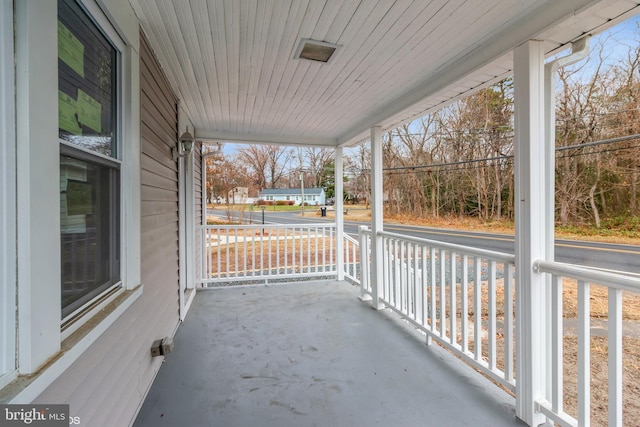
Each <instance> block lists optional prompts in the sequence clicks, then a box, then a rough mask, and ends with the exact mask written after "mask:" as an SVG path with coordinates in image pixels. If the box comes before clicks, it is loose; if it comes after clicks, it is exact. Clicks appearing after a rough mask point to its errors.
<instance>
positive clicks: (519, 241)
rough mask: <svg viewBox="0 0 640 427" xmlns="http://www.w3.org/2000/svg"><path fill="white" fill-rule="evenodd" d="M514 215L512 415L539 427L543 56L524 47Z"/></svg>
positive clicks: (518, 83)
mask: <svg viewBox="0 0 640 427" xmlns="http://www.w3.org/2000/svg"><path fill="white" fill-rule="evenodd" d="M514 101H515V187H516V188H515V200H516V203H515V213H516V248H515V249H516V251H515V254H516V286H517V292H516V295H517V300H516V305H517V311H516V312H517V314H518V315H517V318H516V337H517V340H518V341H517V353H516V354H517V360H516V371H517V379H518V380H517V385H516V415H517V416H518V417H519V418H520V419H522V420H523V421H525V422H526V423H527V424H529V425H531V426H537V425H539V424H542V423H544V422H545V417H544V416H543V415H542V414H541V413H538V412H537V411H536V404H535V402H536V400H538V399H540V398H544V397H545V390H546V384H545V383H546V378H547V374H546V370H547V360H546V355H547V354H546V340H545V336H544V335H545V320H544V314H545V304H544V302H545V290H546V289H545V280H544V276H543V275H542V274H539V273H536V272H535V271H534V269H533V263H534V261H536V260H538V259H546V256H545V248H546V239H547V235H548V233H547V232H546V229H545V223H546V221H545V214H546V203H547V201H546V197H545V191H549V190H548V188H546V185H545V180H544V176H545V144H544V135H545V133H544V50H543V45H542V42H540V41H534V40H531V41H528V42H526V43H524V44H522V45H520V46H519V47H517V48H516V49H515V51H514Z"/></svg>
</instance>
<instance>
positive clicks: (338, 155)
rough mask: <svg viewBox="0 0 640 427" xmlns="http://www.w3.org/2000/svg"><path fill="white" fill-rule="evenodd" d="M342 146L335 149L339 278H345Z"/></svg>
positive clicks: (334, 171)
mask: <svg viewBox="0 0 640 427" xmlns="http://www.w3.org/2000/svg"><path fill="white" fill-rule="evenodd" d="M343 165H344V164H343V159H342V147H337V148H336V150H335V159H334V168H333V169H334V170H333V173H334V188H335V192H334V195H333V198H334V200H335V202H334V205H333V206H334V207H335V208H336V268H337V269H338V271H337V274H338V277H337V278H338V280H344V214H343V189H342V187H343V185H344V183H343V179H342V169H343V167H344V166H343Z"/></svg>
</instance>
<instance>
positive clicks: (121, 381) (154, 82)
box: [36, 36, 179, 426]
mask: <svg viewBox="0 0 640 427" xmlns="http://www.w3.org/2000/svg"><path fill="white" fill-rule="evenodd" d="M140 43H141V45H140V67H141V72H140V78H141V81H140V85H141V88H140V89H141V169H142V170H141V172H140V173H141V277H142V284H143V285H144V293H143V294H142V296H141V297H140V298H139V299H138V300H137V301H136V302H135V303H134V304H133V305H132V306H131V307H129V308H128V309H127V310H126V311H125V312H124V314H123V315H122V316H120V317H119V318H118V320H117V321H116V322H115V323H114V324H113V325H112V326H111V327H110V328H109V329H108V330H107V331H105V332H104V334H103V335H102V336H101V337H100V338H99V339H98V340H97V341H96V342H94V343H93V344H92V345H91V346H90V347H89V348H88V349H87V350H86V351H85V352H84V354H83V355H82V356H80V357H79V358H78V359H77V360H76V362H75V363H74V364H73V365H72V366H71V367H70V368H69V369H68V370H67V371H66V372H65V373H64V374H63V375H62V376H60V378H58V379H57V380H56V381H55V382H54V383H52V384H51V385H50V386H49V387H48V388H47V389H46V390H45V391H44V392H43V393H42V394H41V395H40V396H39V397H38V398H37V399H36V401H37V402H42V403H51V402H66V403H69V404H70V405H71V406H70V412H71V415H72V416H78V417H80V420H81V425H90V426H116V425H117V426H121V425H129V424H131V423H132V422H133V421H134V417H135V415H136V413H137V410H138V408H139V406H140V405H141V403H142V399H143V398H144V397H145V395H146V392H147V390H148V388H149V387H150V385H151V382H152V381H153V378H154V377H155V374H156V373H157V371H158V369H159V368H160V365H161V362H162V360H161V358H155V359H153V358H151V355H150V348H151V344H152V342H153V341H154V340H156V339H158V338H162V337H165V336H172V335H173V333H174V332H175V330H176V328H177V325H178V323H179V313H178V310H179V304H178V273H179V271H178V168H177V163H176V162H175V161H174V160H173V159H172V155H171V147H172V146H174V144H175V141H176V138H177V137H176V134H177V110H176V98H175V97H174V96H173V92H172V90H171V88H170V86H169V85H168V83H167V80H166V78H165V77H164V75H163V73H162V71H161V69H160V67H159V65H158V63H157V60H156V59H155V57H154V55H153V53H152V51H151V50H150V48H149V46H148V43H147V41H146V39H145V37H144V36H142V37H141V42H140ZM123 185H125V186H126V185H127V183H126V182H124V183H123Z"/></svg>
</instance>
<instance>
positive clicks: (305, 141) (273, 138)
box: [195, 128, 338, 147]
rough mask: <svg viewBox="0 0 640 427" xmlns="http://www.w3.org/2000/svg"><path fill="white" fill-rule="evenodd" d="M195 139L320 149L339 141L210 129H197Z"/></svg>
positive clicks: (334, 144) (333, 145)
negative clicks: (317, 147)
mask: <svg viewBox="0 0 640 427" xmlns="http://www.w3.org/2000/svg"><path fill="white" fill-rule="evenodd" d="M195 138H196V139H197V140H199V141H203V142H214V141H221V142H232V143H240V144H277V145H303V146H319V147H327V146H328V147H336V146H337V145H338V140H337V139H335V138H320V137H300V136H293V135H258V134H250V133H231V132H221V131H216V130H210V129H201V128H196V130H195Z"/></svg>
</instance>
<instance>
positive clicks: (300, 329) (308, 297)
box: [134, 281, 524, 427]
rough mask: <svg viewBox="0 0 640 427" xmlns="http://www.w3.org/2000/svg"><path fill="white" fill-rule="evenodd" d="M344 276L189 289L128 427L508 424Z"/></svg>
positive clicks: (509, 417)
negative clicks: (184, 312)
mask: <svg viewBox="0 0 640 427" xmlns="http://www.w3.org/2000/svg"><path fill="white" fill-rule="evenodd" d="M358 296H359V290H358V288H357V287H355V286H353V285H352V284H351V283H348V282H338V281H307V282H295V283H288V284H278V285H267V286H258V287H251V288H248V287H229V288H217V289H210V290H204V291H202V292H199V293H198V296H197V298H196V299H195V301H194V303H193V306H192V308H191V310H190V312H189V316H188V317H187V319H186V320H185V322H184V323H183V325H182V326H181V327H180V329H179V330H178V332H177V334H176V336H175V338H174V342H175V348H176V349H175V351H174V352H173V353H171V354H170V355H169V356H168V357H167V359H166V360H165V363H164V365H163V367H162V369H161V370H160V372H159V374H158V376H157V378H156V380H155V383H154V385H153V387H152V389H151V391H150V392H149V395H148V397H147V399H146V401H145V403H144V405H143V407H142V409H141V411H140V414H139V415H138V418H137V420H136V423H135V424H134V425H135V426H150V427H151V426H176V425H193V426H196V425H198V426H205V425H213V426H251V425H256V426H257V425H259V426H311V425H318V426H322V425H334V426H347V425H351V426H365V425H367V426H373V425H394V426H417V425H456V426H461V425H474V426H518V425H524V423H522V422H521V421H519V420H517V419H516V416H515V409H514V404H515V401H514V399H513V398H512V397H510V396H508V395H506V394H505V393H503V392H502V391H501V390H499V389H498V388H497V387H496V386H495V384H493V383H491V382H490V381H488V380H487V379H485V378H483V377H481V376H478V375H477V374H476V372H475V371H474V370H473V369H471V368H470V367H468V366H466V365H465V364H464V363H462V362H461V361H460V360H458V359H457V358H455V357H454V356H452V355H451V354H450V353H448V352H446V351H445V350H443V349H442V348H440V347H438V346H426V345H425V344H426V341H425V336H424V335H423V334H421V333H419V332H417V331H416V330H415V329H414V328H413V327H411V326H410V325H408V324H407V323H406V322H404V321H401V320H400V319H399V318H398V317H397V316H394V315H392V314H391V313H388V312H383V313H377V312H375V311H374V310H371V308H370V307H368V306H367V305H365V304H362V303H360V302H358Z"/></svg>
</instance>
